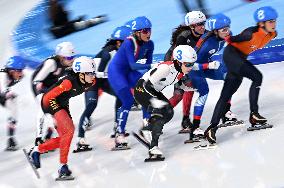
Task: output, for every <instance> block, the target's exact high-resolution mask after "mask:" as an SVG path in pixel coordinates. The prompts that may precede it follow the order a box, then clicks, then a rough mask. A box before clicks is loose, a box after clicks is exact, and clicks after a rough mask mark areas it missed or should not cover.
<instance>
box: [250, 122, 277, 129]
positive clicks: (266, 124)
mask: <svg viewBox="0 0 284 188" xmlns="http://www.w3.org/2000/svg"><path fill="white" fill-rule="evenodd" d="M272 127H273V125H271V124H268V123H264V124H259V125H257V126H251V127H249V128H247V131H257V130H261V129H269V128H272Z"/></svg>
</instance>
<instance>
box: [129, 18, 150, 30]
mask: <svg viewBox="0 0 284 188" xmlns="http://www.w3.org/2000/svg"><path fill="white" fill-rule="evenodd" d="M147 28H152V23H151V21H150V20H149V19H148V18H146V17H145V16H140V17H137V18H135V19H134V20H133V22H132V26H131V29H132V31H139V30H141V29H147Z"/></svg>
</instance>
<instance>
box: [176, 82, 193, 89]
mask: <svg viewBox="0 0 284 188" xmlns="http://www.w3.org/2000/svg"><path fill="white" fill-rule="evenodd" d="M179 87H180V89H182V90H183V91H195V89H194V88H193V87H192V84H190V85H188V84H187V85H186V84H185V83H184V82H181V85H180V86H179Z"/></svg>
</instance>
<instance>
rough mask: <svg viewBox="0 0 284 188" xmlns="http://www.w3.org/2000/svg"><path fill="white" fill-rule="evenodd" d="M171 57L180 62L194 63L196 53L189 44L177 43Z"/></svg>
mask: <svg viewBox="0 0 284 188" xmlns="http://www.w3.org/2000/svg"><path fill="white" fill-rule="evenodd" d="M173 58H174V60H177V61H179V62H181V63H184V62H190V63H194V62H195V61H196V60H197V55H196V52H195V50H194V49H193V48H192V47H191V46H189V45H179V46H177V47H176V48H175V49H174V52H173Z"/></svg>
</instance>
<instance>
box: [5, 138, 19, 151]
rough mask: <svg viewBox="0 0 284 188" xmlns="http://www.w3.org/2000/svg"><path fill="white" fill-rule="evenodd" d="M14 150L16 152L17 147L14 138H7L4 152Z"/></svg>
mask: <svg viewBox="0 0 284 188" xmlns="http://www.w3.org/2000/svg"><path fill="white" fill-rule="evenodd" d="M16 150H18V147H17V142H16V140H15V138H13V137H10V138H8V142H7V147H6V151H16Z"/></svg>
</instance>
